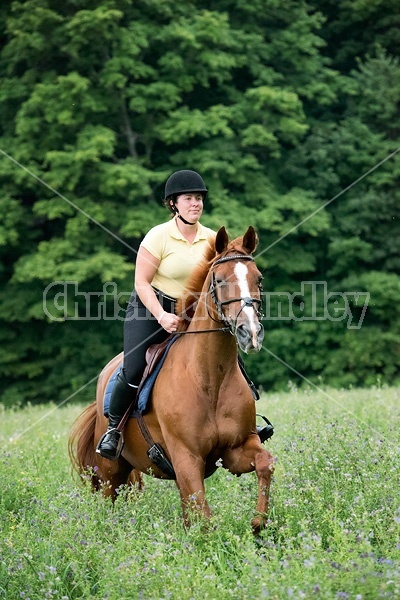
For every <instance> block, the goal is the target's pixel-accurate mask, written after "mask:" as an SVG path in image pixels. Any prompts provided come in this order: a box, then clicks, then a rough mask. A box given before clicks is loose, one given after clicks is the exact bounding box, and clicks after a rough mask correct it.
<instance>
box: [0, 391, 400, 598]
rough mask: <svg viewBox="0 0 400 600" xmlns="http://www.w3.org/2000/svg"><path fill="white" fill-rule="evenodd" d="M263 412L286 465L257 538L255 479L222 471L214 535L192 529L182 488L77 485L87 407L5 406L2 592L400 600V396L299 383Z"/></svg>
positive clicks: (150, 483)
mask: <svg viewBox="0 0 400 600" xmlns="http://www.w3.org/2000/svg"><path fill="white" fill-rule="evenodd" d="M257 408H258V410H259V412H264V413H265V414H267V416H268V417H269V418H270V419H271V420H272V421H273V423H274V425H275V430H276V432H275V435H274V437H273V438H272V440H271V441H270V442H269V443H268V447H269V449H270V450H271V452H272V453H273V454H274V455H275V456H276V457H277V466H276V472H275V476H274V482H273V486H272V493H271V497H272V501H271V511H270V515H269V517H270V520H269V524H268V527H267V529H266V530H265V532H263V533H262V534H261V535H260V536H259V537H257V538H254V537H253V535H252V533H251V529H250V521H251V518H252V515H253V511H254V508H255V501H256V478H255V475H254V474H249V475H244V476H242V477H240V478H236V477H232V476H231V475H230V474H229V473H227V472H226V471H224V470H223V469H218V471H217V472H216V473H215V475H213V476H212V477H211V478H210V479H208V480H207V495H208V499H209V502H210V504H211V507H212V509H213V514H214V516H213V519H212V526H211V528H210V529H209V530H208V531H207V532H205V531H204V528H203V527H202V523H201V522H198V523H195V524H194V525H193V527H192V528H191V529H190V530H188V531H185V530H184V529H183V527H182V523H181V511H180V503H179V497H178V492H177V490H176V487H175V484H174V483H173V482H162V481H158V480H154V479H152V478H151V477H146V488H145V490H144V492H138V491H135V490H130V489H121V492H120V494H119V498H118V500H117V502H116V503H115V505H114V506H112V504H111V503H110V501H106V500H104V499H103V498H102V496H101V495H100V494H93V493H91V492H90V491H89V489H88V487H87V486H83V485H81V483H80V482H77V481H76V480H74V479H73V478H72V475H71V470H70V465H69V463H68V458H67V451H66V442H67V436H68V431H69V428H70V425H71V424H72V422H73V420H74V418H75V417H76V416H77V414H78V413H79V412H80V411H81V409H82V407H81V406H76V405H75V406H67V407H63V408H61V409H56V410H55V407H52V406H41V407H38V406H32V407H27V408H25V409H23V410H15V411H12V410H3V411H2V412H1V414H0V417H1V434H0V444H1V454H0V465H1V466H0V469H1V471H0V472H1V495H0V498H1V499H0V532H1V533H0V537H1V549H0V598H7V599H12V600H14V599H17V598H24V599H25V600H27V599H28V598H29V599H30V600H36V599H43V598H57V599H64V600H66V599H77V598H104V599H105V598H108V599H117V598H127V599H128V598H129V599H130V598H143V599H160V600H161V599H169V598H172V599H176V600H178V599H179V600H191V599H194V600H197V599H199V600H200V599H201V600H203V599H206V598H208V599H212V600H213V599H218V600H219V599H225V598H235V599H246V600H247V599H253V598H254V599H259V598H269V599H278V600H281V599H286V598H291V599H297V598H307V599H308V598H316V599H332V598H340V599H345V598H349V599H354V600H364V599H365V600H366V599H371V600H376V599H377V598H400V540H399V529H400V482H399V479H400V477H399V421H400V418H399V416H400V390H398V389H379V388H377V389H372V390H353V391H347V392H339V391H332V390H330V391H327V392H326V393H322V392H312V391H309V392H307V391H302V392H300V391H297V390H296V389H292V390H291V391H290V392H288V393H282V394H279V395H278V394H274V395H268V396H267V395H265V396H263V398H262V399H261V400H260V401H259V403H258V407H257ZM49 411H52V412H51V414H49V415H48V416H47V417H46V415H47V414H48V413H49Z"/></svg>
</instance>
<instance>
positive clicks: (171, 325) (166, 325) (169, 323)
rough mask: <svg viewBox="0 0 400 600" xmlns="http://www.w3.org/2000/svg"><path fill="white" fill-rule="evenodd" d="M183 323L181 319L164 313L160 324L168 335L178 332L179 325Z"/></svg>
mask: <svg viewBox="0 0 400 600" xmlns="http://www.w3.org/2000/svg"><path fill="white" fill-rule="evenodd" d="M181 321H182V319H181V318H180V317H177V316H176V315H174V314H172V313H168V312H165V311H164V312H162V313H161V315H160V317H159V319H158V322H159V324H160V325H161V327H162V328H163V329H165V331H168V333H174V332H175V331H177V330H178V327H179V324H180V322H181Z"/></svg>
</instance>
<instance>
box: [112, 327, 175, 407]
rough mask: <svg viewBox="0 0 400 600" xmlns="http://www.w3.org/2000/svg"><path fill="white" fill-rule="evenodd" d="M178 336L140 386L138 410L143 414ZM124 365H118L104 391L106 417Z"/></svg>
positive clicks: (173, 339)
mask: <svg viewBox="0 0 400 600" xmlns="http://www.w3.org/2000/svg"><path fill="white" fill-rule="evenodd" d="M178 337H179V335H176V336H174V337H173V338H172V339H171V341H170V342H169V344H168V346H167V347H166V348H165V352H164V354H163V355H162V357H161V358H160V360H159V362H158V363H157V365H156V367H155V368H154V371H152V373H151V374H150V375H149V376H148V377H147V379H146V380H145V381H144V382H143V384H142V385H141V387H140V391H139V398H138V411H139V412H140V413H141V414H143V413H144V412H146V410H147V408H148V403H149V399H150V396H151V391H152V389H153V386H154V384H155V381H156V379H157V375H158V374H159V372H160V370H161V367H162V366H163V364H164V360H165V359H166V357H167V354H168V352H169V349H170V348H171V346H172V344H173V343H174V342H175V341H176V340H177V339H178ZM122 367H123V365H118V366H117V367H116V369H115V371H114V372H113V374H112V375H111V377H110V379H109V380H108V383H107V387H106V391H105V392H104V416H106V417H108V412H109V410H110V400H111V394H112V391H113V389H114V385H115V380H116V377H117V375H118V373H119V371H120V370H121V368H122ZM134 413H135V409H134V407H132V413H131V415H130V416H131V417H134V416H135V414H134Z"/></svg>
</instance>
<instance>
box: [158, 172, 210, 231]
mask: <svg viewBox="0 0 400 600" xmlns="http://www.w3.org/2000/svg"><path fill="white" fill-rule="evenodd" d="M194 192H200V193H201V194H202V195H203V198H205V197H206V196H207V192H208V190H207V188H206V184H205V183H204V181H203V178H202V177H200V175H199V174H198V173H196V171H190V170H188V169H184V170H183V171H175V173H172V175H171V176H170V177H169V178H168V179H167V183H166V184H165V193H164V204H165V206H167V207H168V208H169V209H170V211H171V212H172V213H174V214H175V215H177V216H178V217H179V218H180V219H181V221H183V222H184V223H186V225H195V223H189V221H186V220H185V219H184V218H183V217H182V216H181V215H180V214H179V211H178V209H177V207H176V206H175V202H176V198H177V196H179V194H186V193H194Z"/></svg>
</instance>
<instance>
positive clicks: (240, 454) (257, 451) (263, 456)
mask: <svg viewBox="0 0 400 600" xmlns="http://www.w3.org/2000/svg"><path fill="white" fill-rule="evenodd" d="M222 462H223V466H224V467H225V468H226V469H228V470H229V471H230V472H231V473H233V474H234V475H241V474H242V473H249V472H251V471H254V470H255V472H256V474H257V479H258V498H257V506H256V511H257V516H256V517H254V519H253V520H252V522H251V526H252V528H253V532H254V533H255V534H257V533H259V532H260V531H261V529H262V528H263V527H265V525H266V523H267V516H266V515H267V513H268V508H269V492H270V487H271V480H272V475H273V472H274V458H273V456H272V454H270V453H269V452H268V450H265V449H264V448H263V447H262V446H261V443H260V440H259V437H258V436H257V435H251V436H249V437H248V438H247V439H246V440H245V442H244V443H243V444H242V445H241V446H239V447H238V448H234V449H232V450H228V451H227V452H226V453H225V454H224V456H223V457H222Z"/></svg>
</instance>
